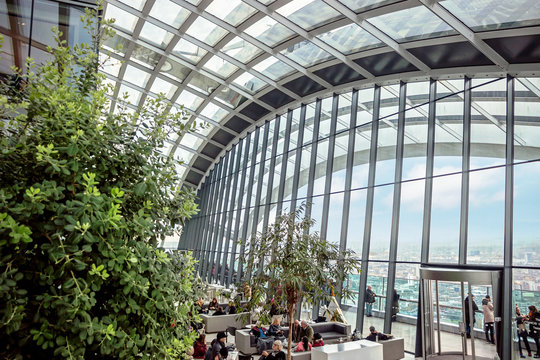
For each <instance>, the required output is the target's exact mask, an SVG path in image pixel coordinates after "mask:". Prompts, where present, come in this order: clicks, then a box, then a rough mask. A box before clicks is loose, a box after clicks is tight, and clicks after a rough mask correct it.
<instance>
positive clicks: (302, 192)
mask: <svg viewBox="0 0 540 360" xmlns="http://www.w3.org/2000/svg"><path fill="white" fill-rule="evenodd" d="M310 162H311V146H304V147H303V148H302V156H301V159H300V176H299V178H298V192H297V195H296V198H297V199H303V198H305V197H306V196H307V188H308V186H307V182H308V179H309V164H310Z"/></svg>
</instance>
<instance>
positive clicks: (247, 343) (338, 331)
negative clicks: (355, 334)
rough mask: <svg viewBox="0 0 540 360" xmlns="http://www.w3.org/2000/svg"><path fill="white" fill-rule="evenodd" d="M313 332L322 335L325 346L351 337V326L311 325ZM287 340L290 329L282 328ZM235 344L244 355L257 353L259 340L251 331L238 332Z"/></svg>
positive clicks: (333, 323)
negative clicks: (342, 338)
mask: <svg viewBox="0 0 540 360" xmlns="http://www.w3.org/2000/svg"><path fill="white" fill-rule="evenodd" d="M310 325H311V327H312V328H313V332H315V333H320V334H321V335H322V337H323V339H324V343H325V344H331V343H335V342H337V340H338V339H339V338H341V337H349V336H350V335H351V325H350V324H343V323H339V322H324V323H316V324H310ZM282 330H283V332H284V334H285V338H287V336H288V334H289V328H288V327H283V328H282ZM235 343H236V347H237V348H238V350H239V351H240V352H242V353H244V354H256V353H257V338H256V337H255V336H253V335H251V334H250V333H249V329H242V330H237V331H236V335H235Z"/></svg>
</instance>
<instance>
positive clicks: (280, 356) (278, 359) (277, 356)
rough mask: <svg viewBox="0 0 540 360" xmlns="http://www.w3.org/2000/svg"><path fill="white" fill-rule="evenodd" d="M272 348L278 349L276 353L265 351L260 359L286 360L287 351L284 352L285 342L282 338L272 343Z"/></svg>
mask: <svg viewBox="0 0 540 360" xmlns="http://www.w3.org/2000/svg"><path fill="white" fill-rule="evenodd" d="M272 350H273V351H277V352H276V353H271V354H269V353H268V351H266V350H265V351H263V352H262V356H261V357H260V358H259V360H285V358H286V357H285V353H284V352H283V344H282V342H281V341H280V340H276V341H274V344H273V345H272Z"/></svg>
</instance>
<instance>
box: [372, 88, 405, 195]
mask: <svg viewBox="0 0 540 360" xmlns="http://www.w3.org/2000/svg"><path fill="white" fill-rule="evenodd" d="M397 96H399V85H390V86H385V87H383V88H381V108H380V120H379V138H378V143H377V164H376V167H377V169H376V172H375V185H377V184H386V183H392V182H394V178H395V176H394V174H395V167H396V146H397V121H398V109H399V105H398V102H399V98H398V97H397Z"/></svg>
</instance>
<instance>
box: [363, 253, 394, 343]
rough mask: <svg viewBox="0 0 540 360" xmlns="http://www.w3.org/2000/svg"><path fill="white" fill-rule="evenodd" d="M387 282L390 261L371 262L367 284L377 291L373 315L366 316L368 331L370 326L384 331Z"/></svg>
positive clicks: (365, 324) (365, 326)
mask: <svg viewBox="0 0 540 360" xmlns="http://www.w3.org/2000/svg"><path fill="white" fill-rule="evenodd" d="M387 283H388V263H387V262H370V263H369V267H368V278H367V285H368V286H371V287H372V291H373V292H374V293H375V303H374V304H373V310H372V313H373V316H371V317H369V318H364V328H365V330H366V332H367V330H368V329H369V327H370V326H375V329H377V331H382V329H383V318H384V312H385V311H384V310H385V306H386V289H387ZM364 316H365V313H364Z"/></svg>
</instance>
